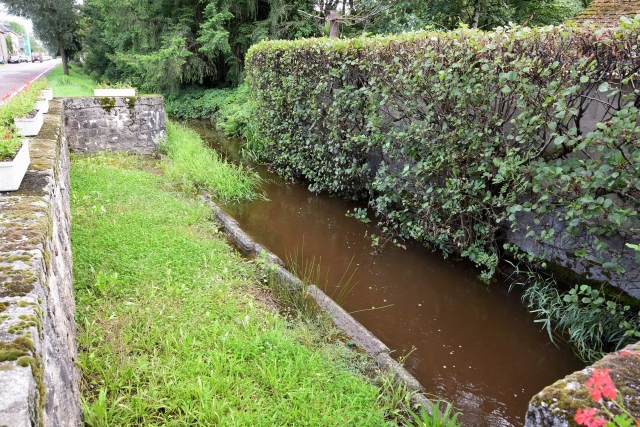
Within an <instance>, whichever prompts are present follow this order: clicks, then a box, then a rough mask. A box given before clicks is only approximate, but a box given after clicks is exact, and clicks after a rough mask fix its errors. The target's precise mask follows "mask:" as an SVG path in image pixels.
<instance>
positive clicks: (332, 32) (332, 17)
mask: <svg viewBox="0 0 640 427" xmlns="http://www.w3.org/2000/svg"><path fill="white" fill-rule="evenodd" d="M339 35H340V29H339V27H338V11H337V10H332V11H331V12H329V37H338V36H339Z"/></svg>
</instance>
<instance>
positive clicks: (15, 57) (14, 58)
mask: <svg viewBox="0 0 640 427" xmlns="http://www.w3.org/2000/svg"><path fill="white" fill-rule="evenodd" d="M7 62H9V64H17V63H18V62H20V57H19V56H18V55H11V56H10V57H9V61H7Z"/></svg>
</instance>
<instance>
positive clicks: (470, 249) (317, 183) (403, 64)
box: [247, 16, 640, 279]
mask: <svg viewBox="0 0 640 427" xmlns="http://www.w3.org/2000/svg"><path fill="white" fill-rule="evenodd" d="M639 45H640V16H638V17H636V18H635V19H626V18H623V19H622V20H621V24H620V27H619V28H616V29H610V30H605V29H601V30H596V29H594V28H592V27H576V26H570V25H569V26H566V27H565V26H560V27H545V28H535V29H531V28H526V27H518V26H512V27H508V28H499V29H497V30H495V31H492V32H482V31H477V30H470V29H460V30H457V31H453V32H418V33H409V34H403V35H397V36H388V37H362V38H356V39H327V38H318V39H305V40H295V41H265V42H262V43H259V44H258V45H255V46H253V47H252V48H251V49H250V50H249V52H248V55H247V69H248V76H249V79H250V84H251V87H252V92H253V96H254V98H255V99H254V101H255V102H256V105H257V108H256V115H255V117H254V120H255V123H254V125H255V129H256V131H257V134H258V137H259V139H260V140H261V141H262V143H263V147H262V149H263V150H264V152H265V154H266V156H267V158H268V159H269V161H270V162H271V163H272V166H273V167H274V168H275V169H276V170H277V171H278V172H279V173H280V174H283V175H285V176H287V177H290V178H299V179H304V180H306V181H308V182H309V184H310V188H311V190H312V191H321V190H327V191H330V192H333V193H338V194H342V195H346V196H350V197H363V196H365V197H369V198H370V206H371V207H372V208H373V209H374V211H375V213H376V214H377V215H378V216H379V218H380V224H381V226H382V227H383V228H384V230H385V231H388V232H393V233H397V234H398V235H400V236H403V237H411V238H415V239H417V240H419V241H422V242H425V243H427V244H430V245H432V246H434V247H437V248H439V249H441V250H443V251H444V252H445V253H453V252H455V253H459V254H462V255H463V256H465V257H468V258H469V259H471V260H473V261H474V262H475V263H476V264H478V265H480V266H482V267H483V268H484V271H483V276H484V277H485V278H487V279H488V278H490V277H491V276H492V275H493V274H494V271H495V268H496V266H497V263H498V258H499V254H500V251H501V250H502V249H503V247H504V245H505V243H504V239H503V238H502V236H504V234H505V232H508V231H509V230H513V229H516V228H518V227H524V225H523V224H521V223H520V219H521V218H522V215H523V213H524V212H531V213H532V214H535V218H536V219H535V221H536V224H539V223H540V219H541V218H544V217H548V216H549V215H552V216H554V217H555V218H556V219H557V220H559V221H562V222H563V223H564V229H563V230H564V231H565V232H566V233H567V234H569V235H576V234H578V233H580V232H586V233H587V234H589V235H590V236H591V237H592V241H594V242H595V245H596V246H597V247H598V249H602V248H603V247H606V245H607V244H606V242H605V239H603V237H606V236H613V235H616V234H617V235H619V236H622V238H623V240H624V242H627V241H628V242H634V240H635V242H636V243H637V238H638V233H637V231H638V228H637V227H638V218H637V210H638V206H639V204H640V199H639V198H640V179H638V178H639V176H638V172H639V171H640V150H638V148H639V144H640V142H639V141H640V126H639V117H638V107H639V106H640V89H639V85H640V78H639V77H638V71H639V70H640V56H639V55H640V47H639ZM595 123H597V125H595ZM554 232H555V230H554V228H552V227H541V228H540V229H536V230H534V229H531V230H529V231H528V237H531V238H534V239H536V240H540V241H544V240H545V239H547V240H548V239H550V238H552V236H553V234H554ZM556 237H557V236H556ZM507 249H510V250H514V248H513V247H509V245H507ZM618 249H619V248H618ZM622 250H625V249H624V247H623V249H619V250H618V255H615V254H614V256H613V258H612V259H609V260H605V259H601V258H598V257H597V256H595V255H593V253H594V252H591V251H585V250H581V248H576V256H582V257H587V258H589V257H591V258H590V259H591V261H592V262H594V263H597V264H600V265H601V266H602V267H604V268H610V269H611V270H612V271H613V272H614V273H617V274H622V273H624V271H623V270H624V269H623V268H622V267H621V266H620V264H619V263H617V262H616V259H617V258H616V257H618V256H619V253H621V251H622Z"/></svg>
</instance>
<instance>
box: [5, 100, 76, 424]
mask: <svg viewBox="0 0 640 427" xmlns="http://www.w3.org/2000/svg"><path fill="white" fill-rule="evenodd" d="M50 105H51V110H50V112H49V114H48V115H47V116H46V118H45V123H44V126H43V127H42V129H41V130H40V133H39V134H38V135H37V136H36V137H35V138H34V139H32V140H31V141H30V146H31V164H30V166H29V170H28V171H27V174H26V176H25V178H24V180H23V182H22V184H21V186H20V189H19V190H18V191H16V192H6V193H0V426H8V427H23V426H24V427H27V426H29V427H30V426H56V427H57V426H79V425H81V423H82V414H81V410H80V393H79V374H78V371H77V369H76V367H75V365H74V362H75V359H76V345H75V337H76V327H75V320H74V311H75V301H74V297H73V285H72V260H71V239H70V211H69V191H68V189H69V150H68V146H67V140H66V138H65V136H64V133H63V123H62V102H61V101H51V102H50Z"/></svg>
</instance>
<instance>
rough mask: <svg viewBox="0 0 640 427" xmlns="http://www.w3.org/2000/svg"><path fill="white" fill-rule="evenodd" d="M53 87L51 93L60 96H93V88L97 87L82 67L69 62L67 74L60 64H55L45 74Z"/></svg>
mask: <svg viewBox="0 0 640 427" xmlns="http://www.w3.org/2000/svg"><path fill="white" fill-rule="evenodd" d="M47 80H48V81H49V83H50V84H51V89H53V95H54V96H57V97H60V96H93V89H94V88H96V87H98V84H97V83H96V82H94V81H93V80H92V79H91V77H89V76H87V75H86V74H84V73H83V72H82V68H81V67H79V66H78V65H75V64H69V75H68V76H65V75H64V73H63V70H62V65H59V66H57V67H56V68H54V69H53V70H51V72H50V73H49V74H48V75H47Z"/></svg>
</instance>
